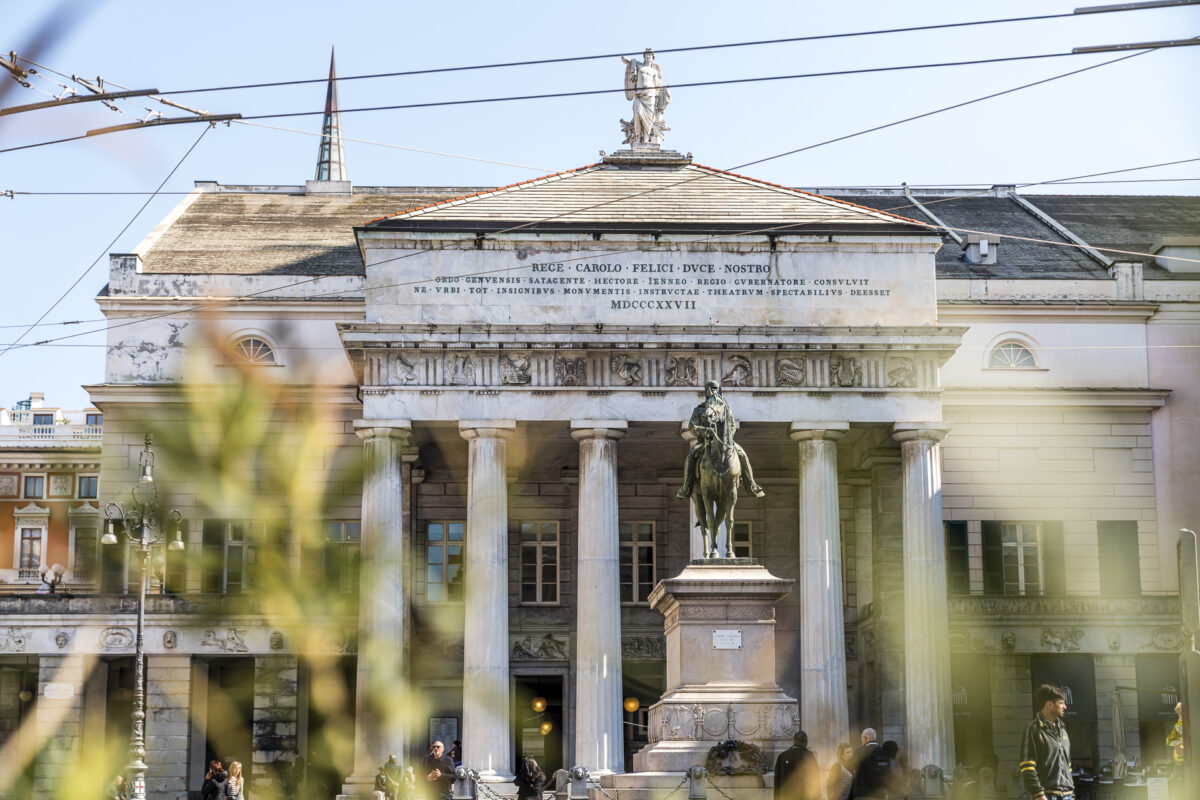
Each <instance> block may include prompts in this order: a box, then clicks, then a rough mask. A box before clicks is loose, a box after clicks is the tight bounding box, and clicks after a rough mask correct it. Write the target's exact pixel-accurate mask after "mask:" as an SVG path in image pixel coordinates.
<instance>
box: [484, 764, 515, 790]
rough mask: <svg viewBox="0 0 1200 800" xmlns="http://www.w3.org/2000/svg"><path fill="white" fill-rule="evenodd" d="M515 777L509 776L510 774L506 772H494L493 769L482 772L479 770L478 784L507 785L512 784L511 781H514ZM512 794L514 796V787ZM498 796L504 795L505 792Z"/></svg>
mask: <svg viewBox="0 0 1200 800" xmlns="http://www.w3.org/2000/svg"><path fill="white" fill-rule="evenodd" d="M515 777H517V776H516V775H513V774H511V773H507V772H499V771H497V770H494V769H482V770H480V771H479V783H507V784H512V782H513V779H514V778H515ZM512 793H513V794H514V795H515V794H516V788H515V787H514V789H513V792H512ZM499 794H506V792H500V793H499Z"/></svg>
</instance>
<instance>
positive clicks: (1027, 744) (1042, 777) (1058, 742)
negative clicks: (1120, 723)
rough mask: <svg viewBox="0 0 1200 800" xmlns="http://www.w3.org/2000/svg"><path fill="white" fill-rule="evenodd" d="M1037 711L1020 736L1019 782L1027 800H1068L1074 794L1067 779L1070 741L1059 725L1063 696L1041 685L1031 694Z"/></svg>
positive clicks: (1064, 730)
mask: <svg viewBox="0 0 1200 800" xmlns="http://www.w3.org/2000/svg"><path fill="white" fill-rule="evenodd" d="M1035 698H1036V700H1037V704H1038V707H1039V709H1040V710H1039V711H1038V713H1037V715H1036V716H1035V717H1034V718H1033V722H1031V723H1029V725H1028V726H1027V727H1026V728H1025V735H1024V736H1022V737H1021V765H1020V766H1021V780H1022V782H1023V783H1024V784H1025V792H1026V794H1028V796H1029V798H1030V800H1046V798H1047V797H1049V798H1052V800H1064V799H1065V800H1069V799H1070V798H1072V797H1074V795H1075V782H1074V781H1073V780H1072V779H1071V740H1070V738H1069V737H1068V736H1067V728H1066V726H1065V725H1063V721H1062V718H1063V715H1064V714H1066V713H1067V696H1066V695H1065V694H1064V693H1063V691H1062V689H1059V688H1058V687H1057V686H1051V685H1050V684H1048V683H1043V684H1042V685H1041V687H1040V688H1039V689H1038V690H1037V694H1036V695H1035Z"/></svg>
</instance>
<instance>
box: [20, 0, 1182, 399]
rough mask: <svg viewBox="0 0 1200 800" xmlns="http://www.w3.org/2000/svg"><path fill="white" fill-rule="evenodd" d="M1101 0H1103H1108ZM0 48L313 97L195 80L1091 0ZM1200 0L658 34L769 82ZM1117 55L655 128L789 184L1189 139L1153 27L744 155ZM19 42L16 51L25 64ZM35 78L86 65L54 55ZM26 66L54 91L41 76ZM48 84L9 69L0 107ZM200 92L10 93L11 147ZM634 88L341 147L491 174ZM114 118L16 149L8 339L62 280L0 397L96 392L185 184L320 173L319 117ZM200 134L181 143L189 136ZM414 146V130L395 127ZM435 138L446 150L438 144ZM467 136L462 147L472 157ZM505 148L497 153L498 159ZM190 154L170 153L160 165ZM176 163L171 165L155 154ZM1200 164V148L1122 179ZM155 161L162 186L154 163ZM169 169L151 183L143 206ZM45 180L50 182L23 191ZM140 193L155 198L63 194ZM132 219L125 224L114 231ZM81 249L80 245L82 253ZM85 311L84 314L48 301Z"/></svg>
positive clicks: (348, 132) (995, 174) (1036, 169)
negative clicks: (117, 314)
mask: <svg viewBox="0 0 1200 800" xmlns="http://www.w3.org/2000/svg"><path fill="white" fill-rule="evenodd" d="M1094 1H1095V0H1089V2H1094ZM10 5H11V6H12V7H10V8H8V9H6V11H5V15H4V19H5V25H4V29H3V32H2V33H0V51H2V52H5V53H7V52H8V51H10V50H16V51H17V52H18V54H20V55H23V56H27V57H29V58H31V59H33V60H34V61H36V62H38V63H39V64H42V65H44V66H45V67H48V68H50V69H52V70H56V71H58V72H60V73H64V74H65V75H79V76H80V77H84V78H87V79H89V80H93V79H95V78H96V77H97V76H102V77H103V78H104V79H105V81H108V82H115V83H117V84H120V85H122V86H125V87H129V88H131V89H148V88H154V89H158V90H159V91H160V92H163V93H169V94H166V96H168V97H170V98H172V99H174V100H176V101H178V102H182V103H185V104H187V105H190V106H192V107H195V108H200V109H204V110H206V111H211V112H213V113H240V114H242V115H243V116H250V115H259V114H281V113H282V114H286V113H291V112H318V114H319V112H320V111H321V109H322V107H323V103H324V99H325V85H324V84H323V83H311V84H303V85H297V86H286V87H269V88H262V89H246V90H234V91H220V92H206V93H177V92H183V91H184V90H188V89H199V88H207V87H219V86H229V85H234V84H245V83H260V82H274V81H285V80H296V79H310V78H323V77H324V76H325V75H326V74H327V71H328V64H329V54H330V50H331V48H336V52H337V69H338V74H339V76H340V77H346V76H352V75H366V74H374V73H381V72H399V71H410V70H421V69H432V68H441V67H457V66H466V65H479V64H494V63H497V62H507V61H523V60H533V59H548V58H561V57H572V56H581V55H598V54H608V53H623V52H624V53H630V54H634V53H640V51H641V50H642V49H643V48H645V47H654V48H656V49H657V50H659V51H662V50H666V49H669V48H679V47H694V46H699V45H715V44H726V43H739V42H749V41H761V40H764V39H778V38H790V37H799V36H812V35H816V34H829V33H846V32H855V31H865V30H878V29H885V28H894V27H909V26H919V25H934V24H944V23H950V22H965V21H972V20H986V19H997V18H1002V17H1016V16H1027V15H1045V14H1055V13H1070V12H1072V11H1073V10H1074V8H1076V2H1061V1H1060V0H1037V2H1027V1H1024V0H1008V1H1007V2H1004V3H979V2H975V3H963V2H955V1H951V2H941V1H940V0H928V1H924V0H914V2H908V3H895V2H891V1H890V0H889V1H880V2H874V1H870V2H840V3H820V4H817V3H803V2H795V0H793V1H792V2H755V1H754V0H742V2H738V3H729V2H727V0H722V1H721V2H700V1H698V0H692V1H691V2H657V3H641V4H638V5H636V6H635V5H633V4H629V5H625V4H604V5H600V4H584V3H567V2H521V1H520V0H509V2H504V3H496V2H476V3H467V2H454V1H453V0H443V1H442V2H438V3H384V4H381V3H377V2H372V3H365V2H364V3H360V2H338V3H333V2H323V3H316V2H303V1H301V0H292V1H291V2H266V1H265V0H264V1H263V2H245V0H242V1H241V2H236V3H235V2H225V1H224V0H209V2H205V3H164V2H161V1H160V0H156V1H154V2H141V1H136V0H128V1H124V2H123V1H120V0H109V2H100V1H99V0H89V1H88V2H77V1H76V0H55V1H53V2H52V1H51V0H47V2H39V3H24V4H19V5H18V4H10ZM1198 34H1200V6H1190V7H1180V8H1168V9H1158V10H1144V11H1137V12H1124V13H1113V14H1088V15H1076V16H1073V17H1070V18H1066V19H1055V20H1040V21H1027V22H1016V23H1007V24H996V25H987V26H979V27H965V28H957V29H950V30H936V31H924V32H916V33H893V34H887V35H877V36H868V37H857V38H844V39H833V40H825V41H809V42H793V43H779V44H760V45H755V46H744V47H728V48H717V49H707V50H699V51H691V52H678V53H664V52H660V54H659V58H658V61H659V63H660V65H661V66H662V70H663V77H664V80H665V81H666V82H667V83H685V82H697V81H712V80H728V79H733V78H758V77H767V76H778V75H796V74H803V73H813V72H830V71H839V70H855V69H864V68H873V67H891V66H898V65H905V64H923V63H931V62H946V61H963V60H977V59H989V58H1001V57H1010V56H1024V55H1037V54H1047V53H1067V52H1070V51H1071V49H1072V48H1074V47H1080V46H1088V45H1102V44H1118V43H1130V42H1146V41H1161V40H1166V39H1183V38H1190V37H1193V36H1196V35H1198ZM1118 55H1119V54H1114V53H1105V54H1098V55H1095V54H1093V55H1077V56H1070V57H1063V58H1052V59H1038V60H1026V61H1017V62H1008V63H999V64H987V65H971V66H954V67H943V68H937V69H921V70H911V71H892V72H884V73H869V74H862V75H845V76H838V77H819V78H800V79H789V80H776V81H762V82H754V83H738V84H730V85H723V86H706V87H680V88H676V89H674V90H673V91H672V102H671V105H670V107H669V108H668V110H667V113H666V121H667V124H668V125H669V126H670V128H671V131H670V133H668V134H667V139H666V141H665V142H664V147H670V148H673V149H676V150H679V151H681V152H690V153H692V154H693V156H694V158H695V160H696V161H697V162H698V163H701V164H705V165H708V166H713V167H718V168H721V169H736V170H737V171H740V172H743V173H744V174H748V175H751V176H753V177H757V178H762V179H765V180H769V181H772V182H775V183H781V184H787V185H792V186H801V187H823V186H864V185H870V186H893V187H894V186H897V185H899V184H900V183H901V182H902V181H907V182H908V183H909V184H912V185H939V186H946V185H959V184H983V185H989V186H990V185H992V184H1011V183H1026V182H1035V181H1048V180H1056V179H1061V178H1068V177H1072V176H1077V175H1086V174H1090V173H1096V172H1103V171H1107V170H1116V169H1125V168H1129V167H1137V166H1142V165H1148V164H1155V163H1160V162H1167V161H1174V160H1179V159H1188V158H1197V157H1200V133H1198V132H1200V103H1197V102H1196V90H1195V87H1196V76H1197V75H1200V47H1178V48H1171V49H1163V50H1159V51H1157V52H1152V53H1148V54H1146V55H1143V56H1139V57H1136V58H1132V59H1129V60H1128V61H1124V62H1122V63H1119V64H1113V65H1111V66H1105V67H1101V68H1098V69H1095V70H1091V71H1089V72H1085V73H1082V74H1079V75H1074V76H1071V77H1068V78H1064V79H1062V80H1056V81H1053V82H1050V83H1046V84H1043V85H1040V86H1036V87H1033V88H1030V89H1025V90H1022V91H1019V92H1014V93H1012V94H1008V95H1005V96H1003V97H998V98H994V99H990V100H986V101H984V102H980V103H976V104H973V105H969V106H966V107H963V108H960V109H957V110H953V111H949V112H947V113H943V114H938V115H934V116H932V117H928V118H925V119H921V120H918V121H915V122H910V123H906V124H902V125H897V126H894V127H890V128H887V129H885V130H881V131H877V132H874V133H868V134H865V135H862V136H857V137H854V138H851V139H847V140H845V141H841V142H838V143H835V144H828V145H822V146H819V147H813V148H811V149H808V150H805V151H804V152H801V153H797V154H794V155H789V156H784V157H781V158H775V159H771V160H768V161H763V162H761V163H757V164H754V165H752V166H745V167H743V166H742V165H745V164H747V163H748V162H753V161H758V160H759V159H764V158H767V157H769V156H773V155H776V154H780V153H784V152H786V151H790V150H794V149H798V148H804V147H807V146H809V145H815V144H819V143H822V142H825V141H826V140H829V139H833V138H837V137H841V136H845V135H846V134H851V133H855V132H858V131H862V130H864V129H868V128H873V127H875V126H878V125H882V124H885V123H889V122H893V121H896V120H899V119H903V118H905V117H909V116H912V115H915V114H920V113H923V112H926V111H932V110H934V109H937V108H940V107H943V106H947V105H951V104H954V103H958V102H962V101H966V100H971V99H974V98H977V97H980V96H983V95H987V94H990V93H992V92H998V91H1002V90H1005V89H1009V88H1012V87H1015V86H1019V85H1021V84H1024V83H1028V82H1031V81H1038V80H1042V79H1044V78H1048V77H1050V76H1053V75H1057V74H1060V73H1063V72H1067V71H1069V70H1073V69H1079V68H1081V67H1085V66H1089V65H1092V64H1098V63H1100V62H1102V61H1106V60H1110V59H1113V58H1116V57H1117V56H1118ZM25 66H27V65H25ZM43 74H44V75H46V76H47V77H49V78H51V79H54V80H61V81H62V82H63V83H67V84H70V83H71V81H69V80H64V79H61V78H58V77H57V76H55V75H53V74H52V73H50V72H45V71H44V72H43ZM623 74H624V67H623V65H622V64H621V62H620V60H619V58H617V57H611V58H603V59H595V60H587V61H577V62H570V63H561V64H553V65H535V66H525V67H508V68H496V69H484V70H470V71H456V72H446V73H440V74H427V75H410V76H404V77H392V78H383V79H371V80H350V81H344V82H342V83H341V84H340V87H339V93H340V101H341V106H342V108H343V109H349V108H355V107H363V106H381V105H400V104H413V103H428V102H441V101H446V100H462V99H474V98H489V97H504V96H512V95H526V94H541V93H552V92H564V91H577V90H588V89H616V88H620V87H621V84H622V80H623ZM34 85H35V86H36V87H38V88H41V89H45V90H49V91H51V92H54V91H61V88H60V87H58V86H56V85H55V84H54V83H53V82H52V81H49V80H37V81H34ZM48 99H50V98H49V97H47V95H45V94H43V93H40V92H38V91H37V90H35V89H28V88H23V87H21V86H19V85H17V84H16V83H15V82H13V81H12V80H10V79H8V78H7V76H6V75H5V74H4V73H2V72H0V108H8V107H11V106H16V105H21V104H25V103H35V102H39V101H42V100H48ZM139 104H144V105H146V106H147V107H150V108H155V109H161V110H163V111H164V113H165V115H166V116H186V114H185V112H182V111H177V110H173V109H170V108H166V107H163V106H160V105H158V104H156V103H153V102H150V101H144V100H141V99H138V100H134V101H128V102H124V103H122V104H121V107H122V109H123V112H124V114H118V113H117V112H114V111H111V110H109V109H107V108H105V107H103V106H102V105H101V104H99V103H87V104H80V105H75V106H70V107H64V108H52V109H44V110H37V111H29V112H24V113H20V114H12V115H8V116H3V117H0V150H3V149H5V148H10V147H19V146H22V145H28V144H35V143H39V142H45V141H49V140H54V139H60V138H65V137H70V136H77V135H80V134H82V133H83V132H85V131H87V130H91V129H94V128H99V127H105V126H111V125H119V124H122V123H127V122H134V121H137V120H139V119H141V118H142V117H144V116H145V115H146V113H147V111H146V110H145V109H143V108H140V107H139ZM629 111H630V109H629V103H628V102H627V101H626V100H625V99H624V97H623V96H622V95H621V94H620V93H611V94H595V95H588V96H582V97H568V98H556V99H542V100H523V101H509V102H498V103H481V104H468V105H456V106H442V107H432V108H428V107H427V108H416V109H399V110H387V111H370V112H361V113H345V114H343V117H342V125H343V132H344V135H345V136H346V137H350V138H352V139H361V140H364V141H363V142H354V141H347V142H346V145H345V151H346V160H347V164H348V170H349V176H350V179H351V180H352V181H353V182H354V184H355V185H360V186H412V185H432V186H473V187H489V186H499V185H504V184H508V183H513V182H515V181H520V180H526V179H529V178H533V177H536V176H538V175H540V174H543V173H546V172H554V171H559V170H563V169H570V168H573V167H578V166H582V165H585V164H589V163H592V162H594V161H596V160H597V156H598V153H599V151H601V150H606V151H610V152H611V151H613V150H616V149H618V148H619V147H620V143H621V139H622V136H621V133H620V124H619V120H620V119H621V117H626V118H628V116H629ZM257 122H258V123H259V124H260V125H271V126H276V127H277V128H289V129H293V131H298V132H293V131H285V130H277V129H274V128H266V127H255V126H251V125H246V124H233V125H228V126H226V125H220V126H218V127H216V128H212V129H210V130H208V131H207V133H205V134H204V136H203V137H202V138H199V142H198V143H197V139H198V137H200V135H201V132H202V131H203V130H204V126H203V125H202V124H188V125H175V126H169V127H161V128H157V129H149V130H137V131H129V132H121V133H114V134H109V135H105V136H96V137H89V138H87V139H83V140H80V141H73V142H66V143H60V144H51V145H47V146H43V147H36V148H31V149H24V150H18V151H14V152H7V153H5V152H0V192H3V191H5V190H12V191H13V192H15V193H16V194H14V196H13V197H12V198H11V199H9V198H7V197H0V255H2V257H3V262H2V263H3V275H4V283H3V291H0V342H3V343H4V344H3V345H2V346H0V350H3V349H4V347H5V346H7V345H8V344H9V343H12V342H14V341H15V340H16V338H17V337H18V336H19V335H20V334H21V333H22V332H23V330H24V327H23V326H27V325H28V324H30V323H32V322H34V320H36V319H37V318H38V317H39V316H41V315H42V314H43V313H44V312H46V311H47V309H48V308H50V306H51V304H52V303H54V302H55V301H56V300H58V299H59V297H60V296H61V295H62V294H63V293H64V292H66V291H67V289H68V287H70V286H71V285H72V283H74V282H75V281H77V280H78V284H77V285H76V286H75V288H74V289H72V290H71V291H70V292H69V293H68V294H67V296H66V297H65V299H63V300H62V302H61V303H60V304H59V305H58V306H57V307H55V308H54V309H53V310H52V311H50V312H49V314H48V315H47V316H46V318H45V322H46V323H55V324H50V325H46V324H43V325H42V326H39V327H38V328H35V329H34V330H33V331H32V332H30V333H29V334H28V335H27V336H26V337H25V338H24V339H23V340H21V343H20V344H22V345H27V344H30V343H34V342H39V341H42V340H47V339H55V338H57V337H61V336H65V335H70V334H76V333H80V332H82V331H96V332H95V333H91V334H88V335H85V336H77V337H75V338H71V339H66V340H61V341H57V342H52V343H51V344H49V345H39V346H33V347H30V346H17V347H14V348H13V349H10V350H8V351H7V352H5V353H4V354H3V355H0V406H3V407H11V405H12V404H13V403H14V402H16V401H18V400H21V399H24V398H26V397H27V396H28V393H29V392H31V391H42V392H45V394H46V401H47V404H48V405H53V406H61V407H64V408H69V409H70V408H75V409H78V408H83V407H84V406H85V405H87V404H88V395H87V392H86V391H85V390H84V389H83V388H82V387H83V386H85V385H88V384H96V383H101V382H103V380H104V347H103V344H104V337H103V332H102V328H103V319H102V316H101V314H100V313H99V309H98V307H97V305H96V303H95V297H96V295H97V293H99V292H100V290H101V289H102V288H103V287H104V285H105V283H106V281H107V275H108V254H109V253H128V252H131V251H133V250H134V248H136V247H137V245H138V243H139V242H140V241H141V240H142V239H144V238H145V237H146V236H147V235H148V234H149V233H150V232H151V231H152V230H153V229H154V227H155V226H156V225H157V224H158V223H159V222H160V221H161V220H162V219H163V218H164V217H165V216H166V215H167V214H168V213H169V212H170V210H171V209H172V208H173V207H174V206H175V205H176V204H177V203H178V202H179V201H180V199H181V197H182V193H186V192H187V191H189V190H190V189H191V187H192V186H193V184H194V182H195V181H197V180H215V181H219V182H220V183H222V184H269V185H278V184H282V185H302V184H303V183H304V181H305V180H306V179H309V178H312V177H313V170H314V168H315V163H316V155H317V138H316V136H315V134H317V133H319V130H320V116H319V115H318V116H299V117H285V118H277V119H265V120H259V121H257ZM189 148H191V152H190V154H188V155H187V157H186V158H184V159H183V161H182V163H180V159H181V158H183V157H184V155H185V153H187V152H188V150H189ZM401 148H414V149H401ZM420 151H437V152H438V153H442V154H444V155H435V154H432V153H428V152H420ZM455 156H469V157H471V158H473V159H483V160H482V161H481V160H471V159H468V158H461V157H455ZM489 161H498V162H505V163H503V164H495V163H488V162H489ZM173 169H174V172H173V174H172V170H173ZM169 174H170V175H171V177H170V178H169V179H168V178H167V176H168V175H169ZM1115 177H1117V178H1122V179H1129V178H1200V162H1196V163H1193V164H1182V165H1177V166H1173V167H1164V168H1159V169H1155V170H1146V171H1142V172H1136V173H1130V174H1126V175H1119V176H1115ZM164 179H166V182H165V184H163V181H164ZM160 184H163V187H162V193H161V194H160V195H159V196H157V197H154V198H153V199H151V201H150V202H149V204H148V205H146V207H145V209H144V210H141V212H140V214H139V213H138V212H139V209H141V208H142V206H143V205H144V204H146V201H147V199H148V197H149V194H146V193H150V192H153V191H154V190H155V189H156V188H157V187H158V186H159V185H160ZM1028 191H1030V192H1033V191H1038V192H1047V191H1054V192H1068V191H1070V192H1095V193H1114V192H1121V193H1137V194H1193V195H1194V194H1200V180H1194V181H1185V182H1152V183H1113V184H1104V185H1075V186H1059V187H1054V188H1039V189H1036V190H1035V189H1030V190H1028ZM22 192H32V193H38V192H44V193H52V194H21V193H22ZM68 192H100V193H113V192H134V193H138V192H141V193H143V194H57V193H68ZM122 231H124V232H123V233H122ZM89 267H90V269H89ZM66 322H77V323H78V324H68V325H63V324H58V323H66Z"/></svg>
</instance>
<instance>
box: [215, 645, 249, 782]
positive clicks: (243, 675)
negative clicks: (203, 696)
mask: <svg viewBox="0 0 1200 800" xmlns="http://www.w3.org/2000/svg"><path fill="white" fill-rule="evenodd" d="M253 719H254V659H253V658H221V659H214V660H213V661H212V662H210V663H209V665H208V715H207V721H208V724H207V726H206V729H205V736H204V738H205V744H204V749H205V756H204V764H203V768H204V771H207V770H208V762H210V761H212V760H213V759H217V760H219V761H220V762H221V763H222V764H223V765H224V766H225V770H226V771H228V770H229V765H230V763H231V762H233V761H240V762H242V777H243V778H244V779H245V782H246V785H247V786H249V785H250V771H251V766H250V762H251V759H252V756H253V751H252V749H251V747H252V743H253V741H252V738H251V727H252V721H253Z"/></svg>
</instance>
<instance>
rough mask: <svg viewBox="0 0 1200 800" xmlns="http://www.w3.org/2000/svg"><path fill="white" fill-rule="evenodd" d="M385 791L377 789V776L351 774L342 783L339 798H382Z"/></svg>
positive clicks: (361, 799) (371, 799) (348, 799)
mask: <svg viewBox="0 0 1200 800" xmlns="http://www.w3.org/2000/svg"><path fill="white" fill-rule="evenodd" d="M382 799H383V793H382V792H376V791H375V776H374V775H370V776H363V775H351V776H350V777H349V778H346V782H345V783H343V784H342V791H341V794H339V795H337V800H382Z"/></svg>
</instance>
